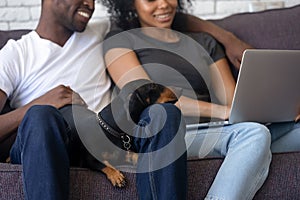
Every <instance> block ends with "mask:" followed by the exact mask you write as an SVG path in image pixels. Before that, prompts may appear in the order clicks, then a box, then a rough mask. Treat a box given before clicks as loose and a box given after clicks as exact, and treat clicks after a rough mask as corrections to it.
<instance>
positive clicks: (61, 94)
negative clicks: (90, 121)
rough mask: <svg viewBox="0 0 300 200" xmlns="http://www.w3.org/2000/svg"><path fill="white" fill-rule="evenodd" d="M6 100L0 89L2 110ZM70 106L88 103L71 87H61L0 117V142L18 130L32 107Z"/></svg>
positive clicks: (0, 106) (0, 107)
mask: <svg viewBox="0 0 300 200" xmlns="http://www.w3.org/2000/svg"><path fill="white" fill-rule="evenodd" d="M6 100H7V96H6V94H5V93H4V92H3V91H2V90H1V89H0V110H2V109H3V107H4V105H5V102H6ZM68 104H77V105H83V106H86V103H85V102H84V100H83V99H82V98H81V97H80V95H79V94H78V93H76V92H74V91H73V90H72V89H71V88H70V87H67V86H63V85H59V86H57V87H55V88H54V89H52V90H50V91H49V92H47V93H46V94H44V95H43V96H41V97H39V98H37V99H35V100H33V101H32V102H30V103H28V104H27V105H25V106H23V107H20V108H17V109H15V110H13V111H11V112H8V113H6V114H3V115H0V121H1V123H0V141H1V140H3V139H5V138H6V137H7V136H9V135H10V134H11V133H13V132H14V131H15V130H17V128H18V126H19V125H20V123H21V121H22V120H23V118H24V115H25V113H26V112H27V110H28V109H29V108H30V107H31V106H33V105H51V106H54V107H56V108H61V107H63V106H65V105H68Z"/></svg>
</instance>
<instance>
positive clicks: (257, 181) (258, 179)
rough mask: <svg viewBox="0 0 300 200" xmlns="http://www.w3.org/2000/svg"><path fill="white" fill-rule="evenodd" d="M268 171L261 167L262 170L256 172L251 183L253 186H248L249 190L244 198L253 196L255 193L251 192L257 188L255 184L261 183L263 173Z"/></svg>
mask: <svg viewBox="0 0 300 200" xmlns="http://www.w3.org/2000/svg"><path fill="white" fill-rule="evenodd" d="M270 158H271V153H270V152H269V157H268V159H270ZM268 171H269V169H268V168H263V169H262V171H261V172H260V173H257V176H256V181H255V183H253V186H252V187H251V188H250V190H249V193H248V195H247V198H246V199H249V200H250V199H252V198H250V197H252V196H254V195H255V194H253V192H254V191H255V188H257V186H258V185H259V184H260V183H261V180H262V177H264V175H265V174H266V173H267V174H268ZM263 183H264V181H262V183H261V184H263Z"/></svg>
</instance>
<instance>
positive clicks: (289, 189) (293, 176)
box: [0, 152, 300, 200]
mask: <svg viewBox="0 0 300 200" xmlns="http://www.w3.org/2000/svg"><path fill="white" fill-rule="evenodd" d="M222 162H223V160H222V159H220V158H207V159H201V160H199V159H192V160H189V161H188V199H190V200H202V199H204V197H205V195H206V194H207V191H208V190H209V187H210V185H211V183H212V182H213V180H214V177H215V176H216V174H217V172H218V169H219V167H220V165H221V164H222ZM299 163H300V152H298V153H297V152H294V153H276V154H273V160H272V163H271V167H270V174H269V177H268V179H267V180H266V182H265V183H264V184H263V186H262V188H261V189H260V190H259V192H258V193H257V194H256V195H255V197H254V200H265V199H274V200H275V199H276V200H277V199H286V200H287V199H298V198H299V197H300V190H299V183H300V168H299ZM126 171H127V172H125V176H126V177H127V179H128V185H127V186H126V187H125V189H117V188H114V187H113V186H112V185H111V183H110V182H109V181H108V180H106V178H105V176H104V175H103V174H102V173H99V172H94V171H91V170H88V169H83V168H72V169H71V177H70V199H84V200H93V199H137V191H136V187H135V184H136V182H135V174H133V173H129V172H128V171H130V169H128V168H127V169H126ZM21 174H22V170H21V166H20V165H10V164H4V163H0V199H7V200H10V199H11V200H12V199H23V190H22V175H21ZM233 176H234V174H233Z"/></svg>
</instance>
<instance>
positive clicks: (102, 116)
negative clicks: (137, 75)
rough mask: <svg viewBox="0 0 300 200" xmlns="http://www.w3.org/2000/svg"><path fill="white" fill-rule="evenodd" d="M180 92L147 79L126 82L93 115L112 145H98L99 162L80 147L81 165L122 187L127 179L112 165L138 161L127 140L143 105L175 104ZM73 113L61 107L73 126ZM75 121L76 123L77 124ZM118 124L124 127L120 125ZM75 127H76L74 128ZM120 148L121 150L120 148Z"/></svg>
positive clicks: (129, 138)
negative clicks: (103, 175) (81, 152)
mask: <svg viewBox="0 0 300 200" xmlns="http://www.w3.org/2000/svg"><path fill="white" fill-rule="evenodd" d="M180 95H181V90H179V89H177V88H170V87H165V86H163V85H161V84H157V83H154V82H151V81H150V80H146V79H139V80H135V81H132V82H130V83H127V84H126V85H125V86H124V87H123V88H122V90H120V92H119V94H118V95H117V96H116V97H115V98H114V99H113V100H112V102H111V103H110V104H108V105H107V106H106V107H105V108H103V109H102V110H101V111H100V112H99V113H98V114H97V115H96V119H97V121H98V123H99V126H100V127H101V129H102V132H103V133H104V134H103V137H105V136H106V137H107V138H108V139H109V140H110V141H111V142H112V143H113V144H114V145H115V146H114V145H113V146H114V148H113V149H112V148H111V146H109V145H105V144H101V145H99V148H101V155H99V156H100V157H101V161H99V159H96V158H95V157H94V156H92V155H91V153H89V152H88V151H87V150H86V149H85V150H83V152H84V153H83V155H82V156H81V157H82V159H81V160H82V164H81V166H83V167H88V168H90V169H92V170H96V171H100V172H102V173H104V174H105V175H106V177H107V178H108V180H109V181H110V182H111V183H112V185H113V186H115V187H119V188H122V187H124V186H125V185H126V178H125V176H124V175H123V174H122V173H121V172H120V171H119V170H117V169H116V168H114V166H117V165H119V163H122V164H124V163H127V164H131V165H135V164H136V163H137V160H138V155H137V154H136V153H134V152H133V151H132V149H131V147H132V146H131V143H130V142H131V141H132V137H133V136H132V135H133V133H131V132H130V131H131V130H133V128H134V126H136V125H137V123H138V121H139V119H140V115H141V113H142V112H143V110H144V109H145V108H147V107H148V106H150V105H153V104H156V103H168V102H169V103H175V102H176V101H177V100H178V98H179V97H180ZM67 107H71V106H67ZM72 112H73V111H72V110H71V111H70V108H63V109H62V114H63V115H64V117H65V118H66V120H67V121H68V123H69V124H70V123H71V124H73V125H72V126H74V127H75V123H74V119H73V113H72ZM70 113H72V114H70ZM82 120H83V121H84V120H85V119H82ZM93 120H94V119H93ZM82 123H84V122H82ZM76 124H77V125H78V123H76ZM121 124H123V125H124V124H125V125H126V130H122V129H121V128H120V125H121ZM83 125H84V126H86V124H83ZM121 127H122V128H123V126H121ZM77 128H78V127H75V130H77ZM123 129H124V128H123ZM84 132H86V131H84ZM100 132H101V131H100ZM84 134H89V133H84ZM97 134H99V133H97ZM101 134H102V133H101ZM104 135H105V136H104ZM87 137H89V136H87ZM100 146H101V147H100ZM120 149H122V150H124V151H122V150H121V151H120ZM98 158H99V157H98Z"/></svg>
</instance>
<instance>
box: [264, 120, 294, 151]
mask: <svg viewBox="0 0 300 200" xmlns="http://www.w3.org/2000/svg"><path fill="white" fill-rule="evenodd" d="M267 127H268V128H269V130H270V132H271V135H272V144H271V151H272V152H291V151H300V122H298V123H295V122H282V123H273V124H271V125H269V126H267Z"/></svg>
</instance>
